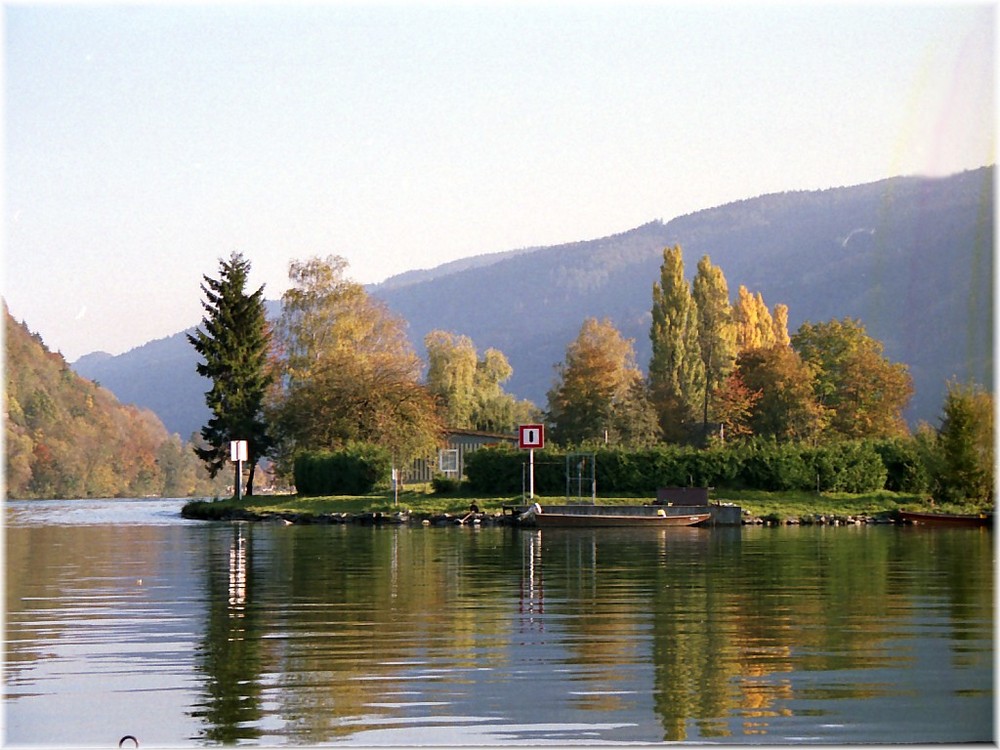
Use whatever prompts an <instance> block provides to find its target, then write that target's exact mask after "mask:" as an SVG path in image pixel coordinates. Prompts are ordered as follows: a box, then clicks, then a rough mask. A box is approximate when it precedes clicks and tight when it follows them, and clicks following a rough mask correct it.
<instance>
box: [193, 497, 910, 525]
mask: <svg viewBox="0 0 1000 750" xmlns="http://www.w3.org/2000/svg"><path fill="white" fill-rule="evenodd" d="M526 507H527V506H521V505H505V506H503V507H502V508H501V510H500V511H499V512H497V511H478V510H472V509H469V510H467V511H465V512H464V513H452V512H428V511H422V512H415V511H412V510H410V509H408V508H407V509H402V510H395V511H380V510H368V511H361V512H349V511H340V512H327V513H322V512H321V513H315V512H310V511H297V510H251V509H250V508H248V507H234V506H233V505H232V504H230V503H229V502H228V501H222V502H212V501H194V502H189V503H187V504H186V505H185V506H184V507H183V508H182V510H181V516H182V517H183V518H186V519H189V520H199V521H221V522H229V523H232V522H246V523H268V524H275V525H285V526H292V525H313V526H315V525H326V526H331V525H345V524H351V525H357V526H410V527H427V526H435V527H440V526H472V527H474V526H481V527H482V526H487V527H488V526H509V527H514V528H534V524H532V523H522V522H521V521H520V520H519V515H520V511H523V510H524V509H526ZM609 507H613V506H609ZM865 525H897V526H904V525H912V522H911V521H908V520H906V519H903V518H902V517H901V516H900V514H899V511H898V510H895V509H893V510H886V511H882V512H879V513H875V514H869V513H860V514H850V513H845V514H836V513H834V514H831V513H813V514H806V515H801V516H798V517H789V518H782V517H779V516H778V515H777V514H773V513H772V514H767V515H755V514H753V513H751V512H750V511H747V510H743V511H742V522H741V524H739V525H735V524H734V525H732V526H731V528H739V527H742V526H865Z"/></svg>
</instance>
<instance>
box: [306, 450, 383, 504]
mask: <svg viewBox="0 0 1000 750" xmlns="http://www.w3.org/2000/svg"><path fill="white" fill-rule="evenodd" d="M391 469H392V457H391V455H390V454H389V452H388V451H387V450H385V449H384V448H381V447H379V446H377V445H371V444H369V443H352V444H350V445H348V446H347V447H345V448H344V449H343V450H340V451H304V452H302V453H300V454H299V455H298V456H296V458H295V465H294V475H295V489H296V491H297V492H298V493H299V494H300V495H364V494H366V493H368V492H371V491H372V490H373V489H375V485H377V484H378V483H379V482H384V481H386V480H387V479H388V477H389V475H390V471H391Z"/></svg>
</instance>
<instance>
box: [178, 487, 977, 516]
mask: <svg viewBox="0 0 1000 750" xmlns="http://www.w3.org/2000/svg"><path fill="white" fill-rule="evenodd" d="M535 499H536V501H537V502H539V503H542V504H554V505H558V504H561V503H564V502H566V498H565V497H564V496H562V495H559V496H536V498H535ZM650 499H651V498H650V497H648V496H643V497H599V498H598V500H597V502H598V504H600V505H635V504H641V503H647V502H649V501H650ZM712 500H713V502H716V501H717V502H731V503H734V504H736V505H739V506H741V507H742V508H743V509H744V510H746V511H748V512H749V513H750V514H751V515H752V516H755V517H758V518H764V517H770V518H773V519H782V520H787V519H799V518H808V517H814V516H821V515H826V516H848V515H853V516H857V515H867V516H878V515H884V514H891V513H892V512H893V511H896V510H938V511H943V512H949V513H975V512H978V511H979V510H981V508H980V506H979V505H978V504H969V505H950V506H935V505H932V504H931V500H930V498H928V497H926V496H921V495H907V494H899V493H894V492H886V491H882V492H873V493H870V494H864V495H849V494H846V493H821V494H816V493H815V492H781V493H777V492H761V491H756V490H754V491H750V490H731V491H730V490H718V491H716V492H713V493H712ZM472 503H475V504H476V505H477V506H478V507H479V509H480V510H481V511H482V512H484V513H500V512H501V509H502V507H503V506H504V505H514V506H520V505H523V504H524V503H525V500H524V499H523V498H522V497H521V496H520V495H515V496H503V497H480V496H473V495H467V494H455V495H437V494H434V493H433V492H431V491H430V490H429V488H428V487H418V488H416V489H409V490H407V491H406V492H401V493H399V497H398V504H397V503H396V502H395V498H394V496H393V494H392V493H391V492H373V493H370V494H368V495H340V496H333V497H300V496H298V495H258V496H254V497H251V498H243V500H241V501H240V502H239V503H237V502H236V500H235V498H230V499H222V500H207V501H192V502H191V503H188V505H187V506H185V507H186V512H187V515H188V516H189V517H195V518H205V519H212V518H219V517H222V516H223V515H225V513H227V512H229V511H232V510H233V509H237V508H238V509H242V510H245V511H248V512H250V513H299V514H301V513H306V514H314V515H327V514H331V513H346V514H361V513H375V512H382V513H395V512H396V511H401V510H406V511H410V512H412V513H421V514H428V515H437V514H442V513H451V514H462V513H467V512H468V510H469V506H470V505H471V504H472Z"/></svg>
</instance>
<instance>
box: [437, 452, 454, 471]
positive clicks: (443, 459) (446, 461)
mask: <svg viewBox="0 0 1000 750" xmlns="http://www.w3.org/2000/svg"><path fill="white" fill-rule="evenodd" d="M438 467H439V468H440V469H441V471H443V472H444V473H445V474H457V473H458V448H446V449H442V450H440V451H439V452H438Z"/></svg>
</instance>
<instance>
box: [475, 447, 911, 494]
mask: <svg viewBox="0 0 1000 750" xmlns="http://www.w3.org/2000/svg"><path fill="white" fill-rule="evenodd" d="M880 448H881V450H880ZM899 450H901V449H897V453H898V451H899ZM594 453H595V461H596V465H597V488H598V491H599V492H601V493H602V494H621V495H626V496H627V495H641V494H653V493H655V492H656V489H657V488H658V487H689V486H693V487H720V488H722V487H727V488H731V489H756V490H767V491H770V492H780V491H782V490H810V489H811V490H816V489H819V490H821V491H829V492H852V493H861V492H870V491H875V490H880V489H883V488H887V487H888V488H889V489H894V488H895V487H894V486H891V485H897V484H899V483H900V482H899V476H898V474H899V472H896V471H894V472H893V473H892V474H890V472H889V470H888V469H887V463H886V461H887V458H889V457H891V456H895V455H897V454H896V453H890V451H889V450H888V449H886V448H885V447H884V446H879V445H878V444H875V443H872V442H870V441H863V442H844V443H833V444H830V445H825V446H818V447H816V446H805V445H799V444H792V443H777V442H775V441H773V440H751V441H748V442H743V443H739V444H732V445H727V446H721V447H712V448H709V449H699V448H692V447H682V446H659V447H656V448H650V449H645V450H636V451H629V450H622V449H612V448H601V449H598V450H596V451H594ZM566 455H567V452H566V451H562V450H556V449H546V450H543V451H535V491H536V492H537V493H539V494H542V495H559V494H562V493H563V492H565V490H566ZM527 462H528V454H527V452H525V451H518V450H515V449H512V448H509V447H497V448H487V449H482V450H478V451H476V452H475V453H470V454H469V455H467V456H466V459H465V473H466V476H467V478H468V480H469V486H470V489H472V490H473V491H474V492H477V493H482V494H492V495H498V494H500V495H502V494H515V493H519V492H521V491H522V490H523V489H524V488H525V486H526V482H527V479H526V476H527V474H526V465H527ZM894 465H895V464H894ZM900 471H902V470H900Z"/></svg>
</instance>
